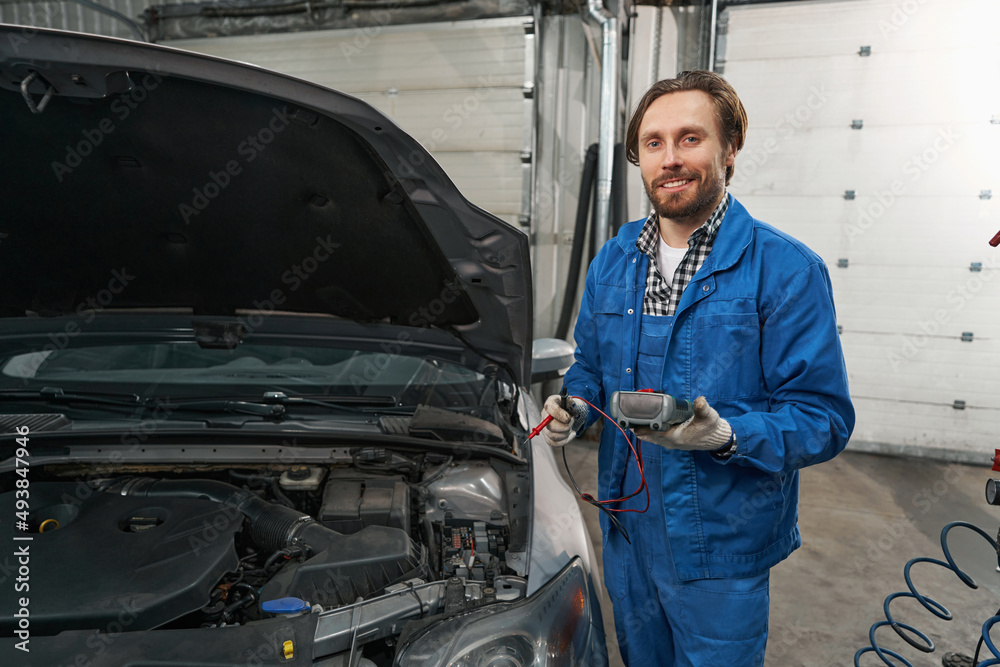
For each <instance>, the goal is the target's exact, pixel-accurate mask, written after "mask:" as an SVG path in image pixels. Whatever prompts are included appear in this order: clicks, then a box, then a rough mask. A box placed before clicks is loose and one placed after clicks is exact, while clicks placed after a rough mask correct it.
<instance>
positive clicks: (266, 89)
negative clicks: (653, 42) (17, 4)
mask: <svg viewBox="0 0 1000 667" xmlns="http://www.w3.org/2000/svg"><path fill="white" fill-rule="evenodd" d="M32 107H34V109H32ZM38 111H40V113H39V112H38ZM0 118H3V123H4V139H3V142H2V146H0V155H2V159H3V164H4V172H5V173H4V178H3V179H0V194H2V200H3V202H4V211H3V214H2V215H0V317H12V318H19V317H37V316H54V315H64V314H70V313H74V312H80V311H81V310H83V309H87V308H90V307H91V306H88V304H89V303H91V300H94V299H96V300H98V301H99V302H100V305H101V307H102V308H104V309H108V310H111V309H114V310H119V309H120V310H129V309H155V310H164V309H170V311H172V312H179V313H182V314H183V313H186V312H190V313H191V314H192V315H193V316H223V317H226V316H233V317H236V316H237V315H238V314H239V313H241V312H242V313H246V312H247V311H250V312H257V313H260V314H263V315H266V314H268V313H270V312H279V311H280V312H290V313H301V314H316V315H321V316H334V317H338V318H346V319H352V320H356V321H359V322H385V323H390V324H402V325H407V326H414V327H438V328H442V329H445V330H448V331H450V332H452V333H453V334H454V335H456V336H457V337H459V338H460V339H462V340H463V341H464V342H465V343H467V344H468V345H470V346H471V347H472V348H473V349H474V350H476V351H478V352H480V353H481V354H482V355H483V356H485V357H486V358H488V359H492V360H495V361H498V362H501V363H502V364H503V365H505V366H507V367H508V368H509V369H510V370H511V372H512V373H513V374H514V375H515V377H514V380H515V381H516V382H518V383H519V384H524V383H526V382H527V381H528V377H529V364H530V357H531V355H530V345H531V319H530V318H531V284H530V271H529V257H528V244H527V239H526V237H525V235H524V234H523V233H522V232H521V231H519V230H517V229H515V228H513V227H511V226H510V225H508V224H506V223H504V222H503V221H501V220H499V219H498V218H496V217H494V216H492V215H490V214H489V213H486V212H485V211H483V210H481V209H479V208H477V207H475V206H474V205H472V204H470V203H469V202H468V201H466V200H465V199H464V198H463V197H462V196H461V194H460V193H459V192H458V190H457V189H456V188H455V186H454V185H453V184H452V182H451V181H450V180H449V178H448V177H447V176H446V175H445V173H444V172H443V171H442V169H441V168H440V167H439V166H438V165H437V163H436V162H435V161H434V160H433V158H431V156H430V155H429V154H428V153H427V152H426V151H425V150H424V149H423V148H422V147H421V146H420V145H419V144H418V143H417V142H416V141H415V140H414V139H413V138H411V137H410V136H408V135H407V134H405V133H404V132H403V131H402V130H400V129H399V128H398V127H396V126H395V125H394V124H393V123H392V122H391V121H390V120H389V119H387V118H386V117H385V116H383V115H382V114H381V113H379V112H378V111H376V110H374V109H373V108H372V107H370V106H368V105H367V104H365V103H364V102H361V101H360V100H358V99H356V98H353V97H350V96H348V95H345V94H342V93H338V92H335V91H332V90H329V89H326V88H323V87H321V86H318V85H315V84H311V83H308V82H305V81H301V80H298V79H295V78H292V77H288V76H285V75H281V74H277V73H274V72H270V71H267V70H263V69H260V68H257V67H254V66H251V65H247V64H243V63H236V62H230V61H225V60H221V59H217V58H213V57H209V56H204V55H201V54H195V53H190V52H186V51H180V50H176V49H171V48H166V47H162V46H156V45H150V44H143V43H139V42H130V41H125V40H117V39H110V38H105V37H99V36H94V35H84V34H78V33H69V32H62V31H55V30H42V29H37V30H36V29H30V30H29V29H26V28H24V27H20V26H5V25H0ZM105 300H106V302H105Z"/></svg>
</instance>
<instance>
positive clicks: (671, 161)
mask: <svg viewBox="0 0 1000 667" xmlns="http://www.w3.org/2000/svg"><path fill="white" fill-rule="evenodd" d="M662 157H663V160H662V161H661V162H660V168H661V169H675V168H677V167H679V166H680V165H681V164H682V161H681V155H680V151H679V150H678V149H677V146H675V145H674V144H669V143H668V144H666V145H665V146H664V148H663V155H662Z"/></svg>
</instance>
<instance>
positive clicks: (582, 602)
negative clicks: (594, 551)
mask: <svg viewBox="0 0 1000 667" xmlns="http://www.w3.org/2000/svg"><path fill="white" fill-rule="evenodd" d="M594 605H596V598H595V597H594V595H593V591H592V589H591V587H590V583H589V578H588V576H587V571H586V569H584V567H583V563H582V561H581V560H580V559H579V558H574V559H573V560H572V561H570V563H569V564H568V565H567V566H566V567H564V568H563V569H562V571H561V572H559V574H557V575H556V576H555V577H553V579H552V580H551V581H550V582H549V583H547V584H546V585H545V586H543V587H542V588H541V589H539V590H538V591H537V592H536V593H535V594H534V595H532V596H531V597H530V598H527V599H525V600H521V601H520V602H514V603H510V604H504V603H498V604H494V605H490V606H488V607H484V608H482V609H477V610H475V611H473V612H469V613H466V614H461V615H458V616H455V617H453V618H450V619H446V620H444V621H441V622H440V623H436V624H435V625H433V626H432V627H431V628H429V629H428V630H426V631H425V632H424V633H422V634H420V635H418V636H417V637H415V638H413V639H411V640H409V641H408V642H407V643H406V645H404V646H403V648H402V650H401V651H400V652H399V653H398V654H397V657H396V664H397V665H399V667H418V666H420V667H423V666H424V665H446V666H447V667H528V666H529V665H532V666H536V667H540V666H542V665H549V666H556V667H563V666H569V665H580V664H582V663H584V662H587V663H589V662H590V661H591V658H593V657H594V656H593V655H592V653H593V652H594V651H595V650H597V651H600V650H602V649H603V647H604V641H603V639H602V638H601V637H600V636H599V635H598V636H595V633H596V632H597V630H596V628H594V627H593V619H592V617H593V609H594ZM602 632H603V630H602Z"/></svg>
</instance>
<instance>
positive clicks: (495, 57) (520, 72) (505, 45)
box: [165, 17, 530, 225]
mask: <svg viewBox="0 0 1000 667" xmlns="http://www.w3.org/2000/svg"><path fill="white" fill-rule="evenodd" d="M526 20H527V21H530V19H526V18H522V17H518V18H502V19H487V20H483V21H461V22H454V23H434V24H420V25H407V26H391V25H386V26H376V27H372V28H371V29H369V30H364V29H351V30H319V31H313V32H300V33H276V34H269V35H248V36H238V37H220V38H209V39H185V40H172V41H169V42H165V44H166V45H169V46H174V47H178V48H182V49H189V50H192V51H199V52H201V53H209V54H212V55H217V56H221V57H223V58H228V59H231V60H241V61H244V62H250V63H253V64H255V65H260V66H261V67H266V68H268V69H272V70H275V71H278V72H283V73H285V74H290V75H292V76H296V77H299V78H302V79H306V80H308V81H313V82H315V83H319V84H321V85H324V86H328V87H330V88H334V89H336V90H340V91H343V92H346V93H350V94H352V95H355V96H356V97H359V98H361V99H362V100H364V101H365V102H368V103H369V104H371V105H372V106H374V107H375V108H377V109H378V110H380V111H382V112H383V113H384V114H386V115H387V116H389V118H391V119H392V120H393V121H395V122H396V123H397V124H398V125H399V126H400V127H402V128H403V129H404V130H406V131H407V132H408V133H410V134H411V135H413V136H414V137H415V138H416V139H417V140H418V141H420V142H421V143H422V144H423V145H424V146H425V147H426V148H427V149H428V150H429V151H430V152H431V154H432V155H433V156H434V158H435V159H436V160H437V161H438V162H439V164H440V165H441V166H442V167H443V168H444V170H445V171H446V172H448V175H449V176H451V178H452V179H453V180H454V181H455V183H456V184H457V185H458V187H459V189H460V190H461V191H462V193H463V194H464V195H465V196H466V198H468V199H469V200H470V201H472V202H474V203H476V204H477V205H479V206H481V207H482V208H485V209H486V210H488V211H490V212H491V213H493V214H495V215H497V216H499V217H500V218H502V219H504V220H506V221H508V222H510V223H511V224H514V225H517V224H518V219H519V216H520V213H521V205H522V202H521V198H522V168H521V150H522V144H523V142H524V135H525V132H530V127H528V128H526V127H525V123H526V118H525V113H524V106H525V99H524V95H523V92H522V91H523V87H524V85H525V53H526V48H527V46H526V41H525V29H524V27H525V26H524V24H525V21H526Z"/></svg>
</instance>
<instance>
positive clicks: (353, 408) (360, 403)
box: [264, 391, 396, 412]
mask: <svg viewBox="0 0 1000 667" xmlns="http://www.w3.org/2000/svg"><path fill="white" fill-rule="evenodd" d="M264 402H265V403H275V404H278V405H318V406H321V407H324V408H330V409H332V410H343V411H345V412H357V410H358V408H361V407H384V408H394V407H396V397H395V396H365V395H361V396H352V395H349V394H348V395H343V396H328V395H322V398H316V397H314V396H289V395H288V394H286V393H285V392H283V391H265V392H264Z"/></svg>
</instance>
